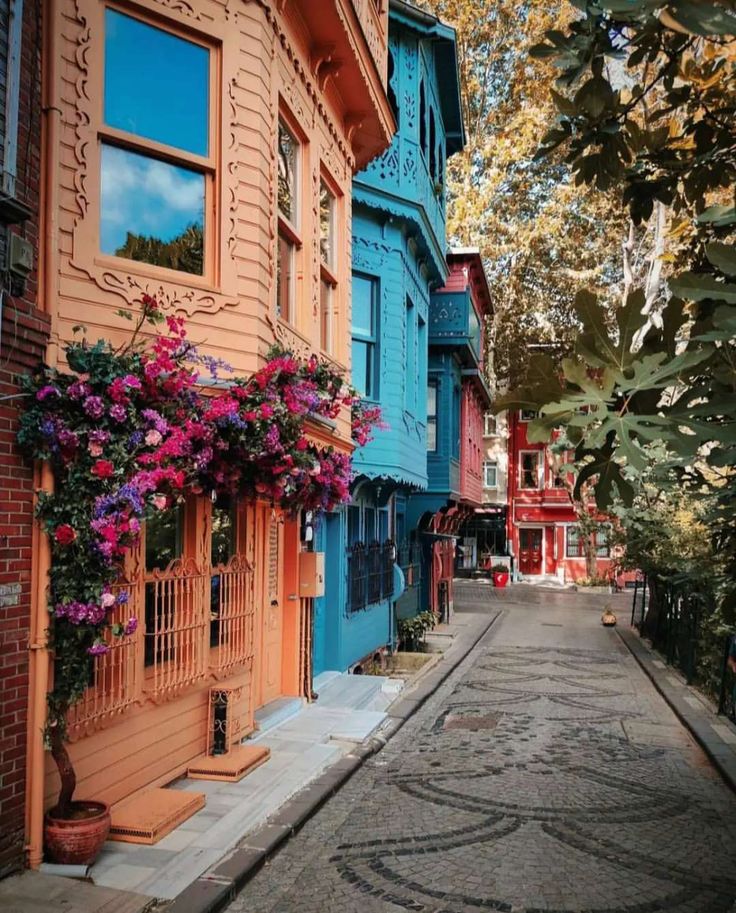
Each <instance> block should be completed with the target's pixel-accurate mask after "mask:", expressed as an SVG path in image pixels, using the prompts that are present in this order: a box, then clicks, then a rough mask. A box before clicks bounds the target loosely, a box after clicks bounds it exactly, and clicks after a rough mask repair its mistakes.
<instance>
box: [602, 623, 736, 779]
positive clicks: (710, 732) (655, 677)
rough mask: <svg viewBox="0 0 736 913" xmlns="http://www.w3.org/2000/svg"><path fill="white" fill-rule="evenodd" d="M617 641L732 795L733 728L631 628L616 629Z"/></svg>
mask: <svg viewBox="0 0 736 913" xmlns="http://www.w3.org/2000/svg"><path fill="white" fill-rule="evenodd" d="M617 632H618V635H619V637H620V638H621V640H622V641H623V642H624V643H625V644H626V646H627V647H628V649H629V650H630V651H631V653H632V655H633V657H634V659H635V660H636V661H637V662H638V663H639V665H640V666H641V668H642V669H643V670H644V672H645V673H646V674H647V675H648V676H649V678H650V679H651V681H652V683H653V685H654V687H655V688H656V689H657V691H659V693H660V694H661V695H662V697H663V698H664V699H665V700H666V701H667V703H668V704H669V705H670V707H671V708H672V710H674V712H675V713H676V714H677V716H678V717H679V718H680V720H681V721H682V722H683V723H684V724H685V726H687V728H688V729H689V730H690V732H691V733H692V734H693V736H695V738H696V739H697V741H698V742H699V744H700V746H701V748H702V749H703V751H705V753H706V754H707V755H708V757H709V758H710V760H711V761H712V762H713V766H714V767H715V768H716V769H717V770H718V772H719V773H720V775H721V776H722V777H723V779H724V780H725V781H726V783H727V784H728V785H729V786H730V787H731V789H732V790H733V791H734V792H736V726H734V724H733V723H732V722H731V721H730V720H729V719H728V718H727V717H725V716H720V715H719V714H718V713H716V712H715V708H714V707H713V706H712V704H711V703H710V702H709V701H708V700H707V698H705V697H704V696H703V695H702V694H700V693H699V692H698V691H697V690H696V689H695V688H692V687H690V686H689V685H688V684H687V683H686V682H685V680H684V679H683V678H681V677H680V675H678V673H677V671H676V670H675V669H673V668H672V666H668V665H667V664H666V663H665V662H664V660H663V659H661V658H660V657H659V656H658V655H657V654H656V653H655V652H654V651H653V650H651V649H650V648H649V646H648V644H647V643H646V642H645V641H644V640H642V638H641V637H640V636H639V634H638V633H637V632H636V630H635V629H633V628H620V629H617Z"/></svg>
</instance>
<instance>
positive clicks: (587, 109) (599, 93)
mask: <svg viewBox="0 0 736 913" xmlns="http://www.w3.org/2000/svg"><path fill="white" fill-rule="evenodd" d="M614 100H615V95H614V91H613V89H612V88H611V84H610V83H609V82H608V80H607V79H604V78H603V77H602V76H594V77H593V78H592V79H589V80H588V81H587V82H585V83H583V85H582V86H581V87H580V88H579V89H578V91H577V92H576V93H575V100H574V104H573V108H574V109H575V110H576V111H577V110H579V111H581V112H584V113H586V114H588V115H589V116H590V117H592V118H594V119H595V118H599V117H600V116H601V114H603V112H604V111H606V110H607V109H609V108H612V107H613V103H614Z"/></svg>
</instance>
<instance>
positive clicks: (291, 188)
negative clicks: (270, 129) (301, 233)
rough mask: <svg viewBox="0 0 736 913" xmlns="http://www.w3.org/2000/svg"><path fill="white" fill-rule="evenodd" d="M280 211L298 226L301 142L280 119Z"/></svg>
mask: <svg viewBox="0 0 736 913" xmlns="http://www.w3.org/2000/svg"><path fill="white" fill-rule="evenodd" d="M278 145H279V148H278V154H279V178H278V180H279V185H278V195H279V199H278V202H279V211H280V212H281V215H282V216H284V218H286V219H288V220H289V221H290V222H291V224H292V225H294V227H297V218H298V208H297V202H298V194H297V161H298V159H297V155H298V149H299V143H298V142H297V140H296V139H295V138H294V136H293V134H292V133H291V131H290V130H289V129H288V128H287V127H286V125H285V124H284V123H283V122H282V121H279V135H278Z"/></svg>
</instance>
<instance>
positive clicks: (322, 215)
mask: <svg viewBox="0 0 736 913" xmlns="http://www.w3.org/2000/svg"><path fill="white" fill-rule="evenodd" d="M319 250H320V255H321V257H322V262H323V263H324V264H325V266H329V267H330V268H334V266H335V197H334V196H333V195H332V194H331V193H330V190H329V188H328V187H327V185H326V184H325V182H324V181H322V183H321V184H320V187H319Z"/></svg>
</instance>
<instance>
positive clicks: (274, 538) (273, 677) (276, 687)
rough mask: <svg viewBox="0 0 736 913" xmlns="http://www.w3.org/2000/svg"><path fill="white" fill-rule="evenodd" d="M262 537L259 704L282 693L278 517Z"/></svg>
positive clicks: (281, 537)
mask: <svg viewBox="0 0 736 913" xmlns="http://www.w3.org/2000/svg"><path fill="white" fill-rule="evenodd" d="M267 522H268V531H267V535H266V536H265V542H264V546H265V551H266V555H265V558H266V560H265V561H264V564H263V566H264V567H265V569H266V579H265V581H264V606H263V637H262V645H263V646H262V649H263V665H262V667H261V669H262V672H261V675H262V682H261V703H263V704H267V703H268V702H269V701H272V700H274V699H275V698H277V697H279V696H280V695H281V667H282V660H283V652H282V651H283V636H284V605H283V596H284V594H283V574H282V568H281V564H282V553H283V544H284V525H283V523H280V522H279V521H278V519H277V518H275V517H272V518H269V519H268V521H267Z"/></svg>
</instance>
